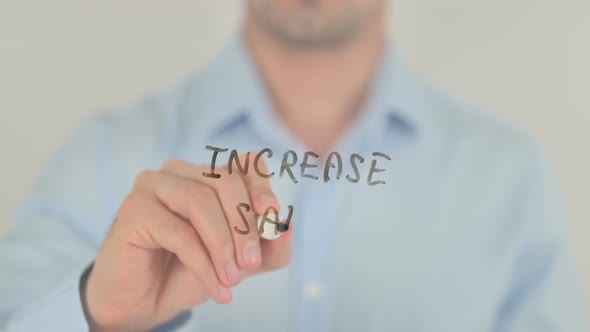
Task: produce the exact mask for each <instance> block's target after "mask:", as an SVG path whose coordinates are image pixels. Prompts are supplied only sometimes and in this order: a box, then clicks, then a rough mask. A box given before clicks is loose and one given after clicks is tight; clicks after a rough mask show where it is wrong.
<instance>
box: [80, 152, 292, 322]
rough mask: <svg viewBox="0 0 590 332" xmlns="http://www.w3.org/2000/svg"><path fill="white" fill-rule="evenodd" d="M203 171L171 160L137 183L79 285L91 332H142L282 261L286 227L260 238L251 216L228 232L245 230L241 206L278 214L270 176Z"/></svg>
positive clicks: (226, 299)
mask: <svg viewBox="0 0 590 332" xmlns="http://www.w3.org/2000/svg"><path fill="white" fill-rule="evenodd" d="M240 159H241V162H242V164H243V163H244V162H245V160H244V158H240ZM260 164H261V168H262V167H266V165H265V164H264V163H263V162H261V163H260ZM209 171H210V168H209V167H207V166H197V165H192V164H189V163H186V162H183V161H180V160H171V161H169V162H167V163H166V164H165V165H164V166H163V167H162V169H161V170H160V171H144V172H142V173H141V174H140V175H139V176H138V177H137V179H136V182H135V184H134V186H133V189H132V191H131V193H129V195H128V196H127V198H126V199H125V201H124V202H123V204H122V205H121V207H120V209H119V211H118V214H117V218H116V220H115V222H114V223H113V225H112V227H111V229H110V230H109V232H108V234H107V235H106V239H105V241H104V243H103V245H102V247H101V249H100V251H99V253H98V256H97V257H96V261H95V263H94V267H93V269H92V271H91V272H90V275H89V277H88V281H87V283H86V285H82V286H83V292H84V296H83V298H84V299H85V306H86V312H87V313H88V316H90V317H88V320H89V322H90V324H91V326H92V331H144V330H148V329H150V328H153V327H155V326H157V325H159V324H162V323H163V322H166V321H167V320H169V319H171V318H173V317H175V316H176V315H178V314H179V313H181V312H183V311H185V310H188V309H190V308H192V307H195V306H198V305H200V304H202V303H204V302H206V301H207V300H208V299H213V300H214V301H216V302H218V303H221V304H226V303H230V302H231V300H232V292H231V290H230V287H232V286H236V285H237V284H239V283H240V281H241V280H242V279H243V278H245V277H248V276H251V275H253V274H257V273H260V272H265V271H271V270H275V269H278V268H282V267H285V266H287V265H288V264H289V261H290V257H291V245H290V238H291V231H290V230H289V231H288V232H286V233H285V234H283V236H281V237H280V238H279V239H277V240H275V241H265V240H260V239H259V236H258V232H257V227H256V219H255V217H254V214H253V213H249V214H247V215H246V217H247V222H248V224H249V226H250V232H249V233H248V234H245V235H244V234H240V233H238V232H236V231H235V230H234V228H235V227H236V226H237V228H238V229H244V228H245V225H244V221H243V220H242V218H241V216H240V215H239V213H238V211H237V209H236V206H237V205H238V204H240V203H248V204H250V206H252V209H253V210H254V212H255V213H256V214H259V215H261V214H263V213H264V211H265V210H266V208H267V207H268V206H274V207H275V208H277V209H279V208H280V206H279V204H278V201H277V199H276V197H275V196H274V194H273V193H272V190H271V188H270V184H269V182H268V179H264V178H261V177H257V176H256V174H252V173H254V172H250V173H249V174H248V175H247V176H242V175H241V174H240V173H239V172H237V173H233V174H232V175H229V174H228V173H227V170H226V168H221V169H219V170H217V171H216V172H217V173H219V174H221V178H220V179H212V178H208V177H204V176H203V175H202V174H203V172H209ZM84 286H85V287H84Z"/></svg>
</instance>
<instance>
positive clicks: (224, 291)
mask: <svg viewBox="0 0 590 332" xmlns="http://www.w3.org/2000/svg"><path fill="white" fill-rule="evenodd" d="M217 294H218V295H219V297H220V298H221V299H222V300H223V301H229V300H231V291H230V290H229V288H227V287H225V286H223V285H219V286H217Z"/></svg>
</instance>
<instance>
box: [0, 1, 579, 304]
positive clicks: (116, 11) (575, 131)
mask: <svg viewBox="0 0 590 332" xmlns="http://www.w3.org/2000/svg"><path fill="white" fill-rule="evenodd" d="M239 3H240V1H236V0H216V1H204V0H201V1H198V0H191V1H189V0H176V1H154V0H126V1H121V0H101V1H83V0H52V1H46V0H0V156H1V158H2V159H1V161H2V162H1V163H0V231H3V230H7V229H8V228H9V226H10V223H11V220H12V211H13V209H14V206H15V205H16V203H17V202H18V201H19V200H20V199H21V198H22V197H23V196H24V194H25V193H26V192H27V191H28V189H29V187H30V185H31V183H32V181H33V179H34V177H35V175H36V174H37V173H38V172H39V170H40V169H41V167H42V166H43V164H44V163H45V162H46V161H47V159H48V158H49V157H50V156H51V155H52V153H53V152H54V151H55V150H56V148H57V147H58V146H59V145H60V144H61V142H62V141H63V140H64V139H65V137H66V135H68V133H69V132H70V131H71V130H72V129H73V128H74V127H75V126H76V124H77V123H78V121H79V119H80V117H81V116H82V115H83V114H85V113H87V112H91V111H95V110H99V109H104V108H122V107H123V106H124V105H125V104H126V103H128V102H130V101H132V100H133V99H135V98H137V97H139V96H141V95H142V94H144V93H146V92H149V91H156V90H158V89H159V88H161V87H165V86H168V85H170V84H173V83H174V82H175V81H177V80H179V79H181V78H182V77H184V76H185V75H186V74H187V73H188V72H190V71H193V70H195V69H196V68H198V67H199V66H201V65H202V64H203V63H205V62H207V61H209V60H210V59H211V58H212V57H213V56H214V55H215V54H216V52H217V51H218V50H219V48H220V47H222V46H223V45H224V43H225V41H226V40H227V38H228V37H229V36H230V35H231V34H232V33H233V32H234V31H235V30H236V29H237V28H238V22H239V18H240V15H241V12H240V6H239ZM391 30H392V35H393V36H394V37H395V39H396V41H397V44H398V45H399V47H400V49H401V51H402V53H403V54H404V55H405V58H406V60H407V61H408V62H409V63H410V64H412V65H413V67H414V68H415V69H416V70H417V71H419V72H420V73H422V74H423V75H425V76H426V77H428V78H430V79H431V80H433V81H435V82H436V83H438V84H439V85H442V86H444V87H445V88H446V89H447V90H448V91H449V92H451V93H452V94H454V95H456V96H459V97H461V98H463V99H464V100H466V101H468V102H471V103H473V104H476V105H479V106H481V107H483V108H485V109H488V110H490V111H493V112H498V113H500V114H501V116H503V117H504V118H508V119H510V120H511V121H512V122H514V123H516V124H517V125H518V126H519V127H521V128H522V129H523V130H525V131H527V132H528V133H529V134H530V135H532V136H534V137H535V139H536V140H537V141H539V142H540V143H542V144H543V145H544V147H545V149H546V151H547V154H548V156H549V158H550V159H551V160H552V162H553V165H554V167H555V168H556V170H557V172H558V176H559V177H560V180H561V183H562V189H563V191H564V194H565V199H566V204H567V207H568V209H569V211H570V216H571V218H570V222H571V225H572V228H573V231H574V232H573V234H574V240H575V243H576V249H577V255H578V256H577V259H578V266H579V269H580V270H581V271H582V275H583V278H584V282H585V287H586V294H587V295H588V298H590V223H589V222H588V218H589V216H590V202H589V201H588V187H589V186H590V176H589V175H588V172H589V171H590V146H589V145H590V131H589V130H588V125H589V123H590V115H589V111H590V101H589V98H590V91H589V90H590V1H588V0H559V1H558V0H553V1H548V0H495V1H491V0H489V1H484V0H399V1H394V4H393V20H392V24H391ZM89 190H92V189H91V188H89Z"/></svg>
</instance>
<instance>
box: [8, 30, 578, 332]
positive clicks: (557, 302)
mask: <svg viewBox="0 0 590 332" xmlns="http://www.w3.org/2000/svg"><path fill="white" fill-rule="evenodd" d="M370 91H371V93H370V95H369V98H368V101H367V103H366V104H365V105H364V108H363V112H362V113H361V115H360V116H359V118H358V119H357V121H356V122H355V124H354V126H353V127H352V128H350V130H348V131H347V133H346V135H345V136H344V137H343V138H342V140H340V143H339V144H338V146H337V147H335V149H334V150H335V151H338V152H339V153H340V154H341V155H342V160H343V172H342V177H341V178H340V179H336V178H335V170H334V169H332V170H331V172H330V178H331V179H330V181H328V182H325V181H323V176H322V175H323V171H324V169H323V164H321V163H320V166H319V167H317V168H312V169H307V170H306V173H311V174H314V175H316V176H318V177H319V179H318V180H312V179H309V178H303V177H301V176H300V174H299V168H298V166H296V167H294V168H293V171H294V175H295V177H296V178H297V180H298V183H297V184H295V183H293V181H292V180H291V179H290V178H289V177H288V176H286V175H284V176H282V177H280V176H279V175H278V173H279V172H278V170H279V168H280V163H281V159H282V155H283V153H284V152H285V151H287V150H294V151H296V152H297V156H298V158H299V160H298V164H299V163H300V162H301V158H302V157H303V154H304V152H305V151H306V147H304V146H302V145H301V144H299V143H298V142H297V141H296V140H294V139H293V138H292V137H291V136H290V135H289V132H288V130H286V129H285V127H284V126H283V125H282V123H281V122H280V121H279V120H278V119H277V117H276V115H275V113H273V111H272V108H271V105H270V104H269V101H268V100H269V99H268V97H267V96H266V95H265V91H264V89H263V87H262V84H261V82H260V78H259V76H258V75H257V73H256V69H255V66H254V65H253V63H252V62H251V59H250V57H249V54H248V51H247V49H246V47H245V46H244V44H243V41H242V39H241V38H239V37H238V38H235V40H233V41H232V42H230V44H229V46H228V47H227V48H226V49H225V50H224V51H223V52H222V54H221V55H220V56H219V57H218V58H217V59H216V61H214V62H213V63H212V64H211V65H209V66H207V67H206V68H204V69H203V70H201V71H200V72H198V73H196V74H194V75H192V76H190V77H189V78H188V79H186V80H184V81H182V82H181V83H180V84H178V85H177V86H174V87H172V88H170V89H167V90H165V91H163V92H161V93H158V94H154V95H150V96H147V97H145V98H143V99H141V100H140V101H138V102H137V103H135V104H133V105H131V106H129V109H126V110H123V111H120V112H101V113H96V114H93V115H91V116H89V117H88V118H87V119H86V120H85V121H84V122H83V123H82V124H81V126H80V127H79V129H78V130H76V131H75V132H74V133H73V134H72V136H71V137H70V138H69V139H68V140H67V142H66V143H65V145H64V146H63V147H62V148H61V150H60V151H59V152H58V153H57V155H56V156H55V157H54V158H53V159H52V161H51V162H50V163H49V165H48V166H47V167H46V169H45V170H44V171H43V173H42V174H41V176H40V177H39V178H38V180H37V182H36V184H35V187H34V190H33V191H32V193H31V194H30V195H29V196H28V198H27V199H26V200H25V202H24V203H23V204H22V205H21V206H20V208H19V209H18V211H17V215H16V223H15V226H14V228H13V230H12V232H11V233H10V234H8V235H7V236H5V237H4V238H2V240H0V330H2V331H61V332H64V331H65V332H68V331H85V330H87V329H88V327H87V326H86V321H85V318H84V313H83V311H82V308H81V305H80V299H79V290H78V283H79V282H78V280H79V278H80V275H81V273H82V271H83V270H84V268H85V267H86V266H88V264H90V263H91V262H92V260H93V257H94V256H95V255H96V253H97V251H98V248H99V246H100V244H101V242H102V240H103V238H104V236H105V233H106V231H107V230H108V229H109V227H110V225H111V223H112V220H113V219H114V216H115V215H116V212H117V209H118V207H119V205H120V203H121V202H122V200H123V199H124V197H125V196H126V194H127V193H128V192H129V190H130V188H131V186H132V184H133V181H134V179H135V176H136V175H137V174H138V173H139V172H141V171H142V170H144V169H158V168H159V167H160V166H161V165H162V164H163V163H164V162H165V161H166V160H168V159H170V158H181V159H184V160H186V161H189V162H191V163H196V164H207V165H208V164H210V162H211V155H212V154H211V151H209V150H207V149H205V146H206V145H211V146H216V147H221V148H228V149H230V150H231V149H236V150H238V152H239V153H240V154H241V153H245V152H246V151H260V150H261V149H263V148H270V149H272V151H273V157H270V158H269V159H268V164H269V168H270V170H271V171H275V172H276V174H275V175H274V176H273V177H272V178H271V184H272V187H273V190H274V191H275V193H276V195H277V197H278V198H279V201H280V202H281V205H282V206H287V205H293V208H294V210H293V218H292V221H291V223H292V226H293V231H294V232H293V235H294V238H293V258H292V262H291V264H290V266H289V267H288V268H285V269H282V270H279V271H275V272H271V273H267V274H264V275H260V276H256V277H253V278H249V279H247V280H244V281H243V282H242V283H241V284H240V285H239V286H237V287H235V288H234V300H233V302H232V303H231V304H229V305H219V304H216V303H214V302H212V301H210V302H208V303H206V304H204V305H202V306H199V307H197V308H194V309H193V310H191V311H189V312H187V313H184V314H182V315H180V316H179V317H177V318H175V319H173V320H172V321H170V322H168V323H167V324H165V325H163V326H161V327H159V328H158V329H157V331H259V332H261V331H269V332H270V331H273V332H274V331H305V332H312V331H442V332H444V331H449V332H457V331H469V332H472V331H534V332H543V331H585V328H586V327H585V314H584V310H585V309H584V307H583V304H582V301H581V294H582V292H581V290H580V288H579V284H578V281H577V280H576V274H575V271H574V268H573V263H572V252H571V248H570V240H569V238H568V234H567V229H566V227H565V223H564V218H563V215H562V211H561V209H560V207H559V197H558V195H557V190H556V188H555V184H554V183H553V180H552V178H551V175H550V172H549V171H548V169H547V165H546V163H545V161H544V159H543V156H542V153H541V152H540V150H539V148H538V147H537V146H536V145H535V144H534V143H532V142H531V141H530V140H529V139H528V138H527V137H525V136H523V135H522V134H520V133H519V132H518V131H516V130H514V129H512V128H511V127H510V126H507V125H506V124H504V123H502V122H501V121H499V120H497V119H495V118H493V116H491V115H489V114H487V113H484V112H481V111H478V110H475V109H473V108H472V107H470V106H468V105H464V104H462V103H460V102H458V101H456V100H453V99H452V98H450V97H448V96H447V95H446V94H445V93H443V92H440V91H439V90H437V89H436V88H433V87H431V86H430V85H428V84H427V83H425V82H423V81H422V80H421V79H420V78H419V77H418V76H417V75H415V74H413V73H412V72H411V71H410V70H409V69H408V68H407V67H406V65H405V64H404V63H403V61H402V60H401V59H400V57H399V55H398V54H397V52H396V51H395V49H394V48H393V47H389V48H388V49H387V50H386V52H385V54H384V56H383V58H382V61H381V62H380V65H379V67H378V68H377V70H376V72H375V75H374V79H373V81H372V84H371V89H370ZM373 152H381V153H385V154H387V155H388V156H390V157H391V161H387V160H385V159H384V158H380V157H374V156H373V155H372V153H373ZM353 153H358V154H360V155H361V156H363V157H364V158H365V162H364V163H362V164H359V173H360V176H361V177H360V181H359V182H358V183H351V182H350V181H348V180H346V175H350V176H354V172H353V170H352V168H351V165H350V162H349V156H350V155H351V154H353ZM228 156H229V152H226V153H221V154H220V155H219V156H218V165H221V164H223V163H226V162H227V159H226V158H227V157H228ZM373 159H375V160H376V161H377V164H376V165H377V166H376V167H377V168H381V169H384V171H383V172H379V173H374V175H373V177H374V179H373V180H381V181H385V182H386V183H385V184H379V185H374V186H369V185H368V184H367V174H368V173H369V168H370V165H371V161H372V160H373ZM310 161H311V162H313V161H314V160H313V159H312V160H310ZM315 161H316V162H317V160H315Z"/></svg>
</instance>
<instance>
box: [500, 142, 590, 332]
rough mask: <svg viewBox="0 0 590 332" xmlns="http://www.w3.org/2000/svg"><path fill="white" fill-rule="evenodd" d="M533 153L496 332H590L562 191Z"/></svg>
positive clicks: (517, 203)
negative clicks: (516, 242) (519, 227)
mask: <svg viewBox="0 0 590 332" xmlns="http://www.w3.org/2000/svg"><path fill="white" fill-rule="evenodd" d="M531 150H532V153H531V154H530V155H531V156H532V157H531V158H528V159H529V160H528V163H527V164H526V165H525V167H524V173H525V175H524V176H523V178H524V179H525V180H524V181H523V182H522V184H521V186H520V187H519V189H518V190H519V194H518V195H517V196H515V199H514V201H513V207H514V208H513V213H514V216H513V217H514V220H515V221H516V220H518V221H517V222H522V225H523V227H522V228H521V229H519V230H518V232H519V233H520V234H518V237H519V239H520V241H519V242H518V243H519V246H518V247H517V249H516V250H515V252H516V254H515V255H514V259H513V262H512V271H511V279H510V281H509V283H508V286H507V295H506V296H505V300H504V303H503V304H502V307H501V308H500V312H499V314H498V320H497V322H496V323H497V324H496V327H495V329H494V331H497V332H517V331H518V332H523V331H524V332H526V331H531V332H550V331H551V332H552V331H572V332H573V331H580V332H583V331H588V329H587V328H588V327H587V325H586V324H587V322H586V313H587V308H586V306H585V303H584V301H583V296H582V294H583V292H582V289H581V284H580V280H578V277H577V272H576V268H575V262H574V253H573V249H572V240H571V239H570V234H569V229H568V227H567V223H566V221H565V220H566V218H565V213H564V211H563V209H562V206H561V203H560V197H559V196H560V195H559V190H558V186H557V183H556V181H555V178H554V177H553V176H552V172H551V171H550V169H549V166H548V164H547V163H546V160H545V159H544V158H543V155H542V153H541V151H540V149H539V148H538V147H534V148H533V149H531Z"/></svg>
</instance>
